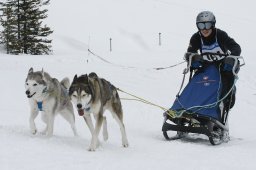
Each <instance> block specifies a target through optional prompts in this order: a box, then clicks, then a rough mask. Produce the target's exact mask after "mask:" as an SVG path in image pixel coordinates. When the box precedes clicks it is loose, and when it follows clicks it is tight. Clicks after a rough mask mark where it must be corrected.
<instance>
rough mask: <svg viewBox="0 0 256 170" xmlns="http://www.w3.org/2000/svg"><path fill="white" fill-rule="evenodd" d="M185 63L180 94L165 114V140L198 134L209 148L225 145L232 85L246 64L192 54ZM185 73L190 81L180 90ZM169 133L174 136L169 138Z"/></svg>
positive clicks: (225, 57) (234, 58)
mask: <svg viewBox="0 0 256 170" xmlns="http://www.w3.org/2000/svg"><path fill="white" fill-rule="evenodd" d="M186 60H187V63H188V64H187V68H186V69H185V70H184V72H183V74H184V77H183V82H182V85H181V88H180V91H179V92H178V94H177V96H176V100H175V101H174V103H173V105H172V107H171V108H170V109H169V110H167V111H166V112H164V123H163V126H162V132H163V135H164V137H165V139H167V140H176V139H181V138H184V137H186V136H188V135H189V133H197V134H203V135H206V136H208V138H209V141H210V143H211V144H212V145H218V144H221V143H222V142H228V141H229V127H228V115H229V111H230V109H231V108H232V107H233V106H234V103H235V93H236V87H235V83H236V81H237V79H238V75H237V73H238V71H239V69H240V67H241V66H243V65H244V64H245V63H244V60H243V57H241V56H228V55H224V54H219V53H204V54H201V55H199V54H194V53H191V54H190V55H189V56H188V57H187V58H186ZM188 72H190V78H189V82H188V84H187V85H186V87H185V88H184V89H183V90H182V86H183V83H184V79H185V75H186V73H188ZM181 90H182V92H181ZM180 92H181V93H180ZM171 131H175V132H176V135H175V136H171V137H170V134H173V133H171Z"/></svg>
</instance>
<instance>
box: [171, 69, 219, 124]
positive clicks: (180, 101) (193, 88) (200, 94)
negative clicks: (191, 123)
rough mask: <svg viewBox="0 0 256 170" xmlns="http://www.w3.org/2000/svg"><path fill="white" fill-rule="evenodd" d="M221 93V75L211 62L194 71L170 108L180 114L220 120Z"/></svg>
mask: <svg viewBox="0 0 256 170" xmlns="http://www.w3.org/2000/svg"><path fill="white" fill-rule="evenodd" d="M220 95H221V76H220V72H219V70H218V68H217V67H216V65H214V64H212V65H209V66H208V67H206V68H204V70H203V71H200V72H198V73H196V74H195V75H194V76H193V77H192V79H191V80H190V82H189V83H188V84H187V86H186V87H185V88H184V90H183V91H182V93H181V94H180V96H179V97H177V98H176V100H175V102H174V104H173V106H172V107H171V109H170V110H172V111H174V112H176V113H177V115H179V114H181V113H182V112H183V111H185V112H187V113H190V114H193V113H195V114H198V115H202V116H207V117H212V118H214V119H217V120H219V121H220V119H221V115H220V114H221V113H220V109H219V97H220Z"/></svg>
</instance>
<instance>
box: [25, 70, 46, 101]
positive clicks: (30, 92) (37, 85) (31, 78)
mask: <svg viewBox="0 0 256 170" xmlns="http://www.w3.org/2000/svg"><path fill="white" fill-rule="evenodd" d="M46 87H47V86H46V83H45V81H44V80H43V71H42V72H33V68H31V69H30V70H29V72H28V76H27V78H26V81H25V89H26V92H25V93H26V95H27V97H28V98H34V99H37V98H38V97H40V96H41V95H42V93H44V91H45V90H46Z"/></svg>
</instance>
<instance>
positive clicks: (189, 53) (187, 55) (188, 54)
mask: <svg viewBox="0 0 256 170" xmlns="http://www.w3.org/2000/svg"><path fill="white" fill-rule="evenodd" d="M191 54H192V53H191V52H186V53H185V54H184V59H185V60H186V61H188V60H189V56H190V55H191Z"/></svg>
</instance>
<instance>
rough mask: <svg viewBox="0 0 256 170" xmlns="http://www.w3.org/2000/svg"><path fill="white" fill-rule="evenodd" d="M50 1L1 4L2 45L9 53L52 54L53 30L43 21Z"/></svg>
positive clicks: (35, 0) (7, 2) (10, 1)
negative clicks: (50, 36) (51, 37)
mask: <svg viewBox="0 0 256 170" xmlns="http://www.w3.org/2000/svg"><path fill="white" fill-rule="evenodd" d="M49 3H50V0H6V2H0V24H1V26H2V29H1V28H0V44H3V45H4V47H5V49H6V52H7V54H32V55H42V54H50V53H51V52H52V50H51V47H52V46H51V42H52V40H49V39H47V37H48V36H49V35H50V34H52V33H53V31H52V30H51V29H50V27H48V26H47V25H43V20H44V19H45V18H47V17H48V15H47V11H48V10H47V9H46V8H45V6H46V5H49Z"/></svg>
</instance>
